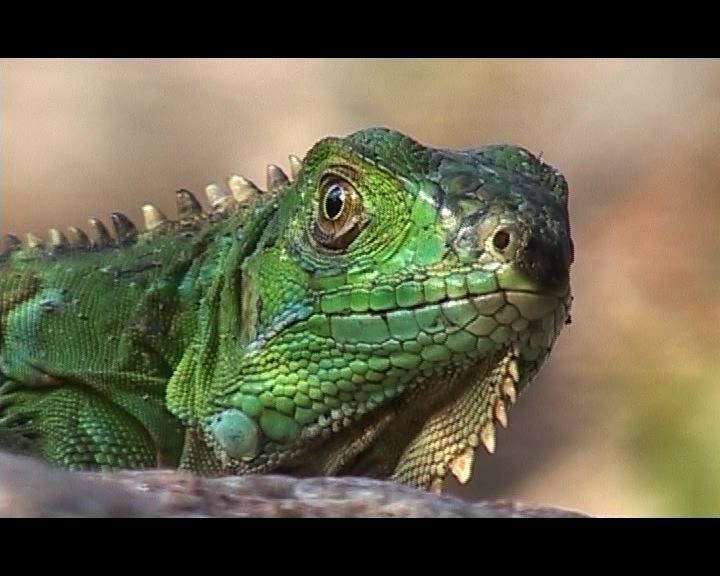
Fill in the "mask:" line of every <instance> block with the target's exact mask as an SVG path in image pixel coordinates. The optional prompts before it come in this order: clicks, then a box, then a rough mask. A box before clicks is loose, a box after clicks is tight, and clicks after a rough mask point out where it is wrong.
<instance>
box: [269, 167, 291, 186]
mask: <svg viewBox="0 0 720 576" xmlns="http://www.w3.org/2000/svg"><path fill="white" fill-rule="evenodd" d="M288 182H289V180H288V177H287V175H286V174H285V172H283V169H282V168H280V166H276V165H275V164H268V165H267V190H268V192H276V191H277V190H280V189H282V188H284V187H285V186H287V184H288Z"/></svg>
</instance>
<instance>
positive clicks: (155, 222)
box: [142, 202, 168, 231]
mask: <svg viewBox="0 0 720 576" xmlns="http://www.w3.org/2000/svg"><path fill="white" fill-rule="evenodd" d="M142 213H143V219H144V221H145V229H146V230H148V231H151V230H157V229H160V228H164V227H166V226H167V224H168V219H167V216H165V214H163V213H162V212H161V211H160V209H159V208H158V207H157V206H155V205H154V204H151V203H149V202H148V203H146V204H143V205H142Z"/></svg>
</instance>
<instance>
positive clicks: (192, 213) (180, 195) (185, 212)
mask: <svg viewBox="0 0 720 576" xmlns="http://www.w3.org/2000/svg"><path fill="white" fill-rule="evenodd" d="M175 202H176V205H177V212H178V217H179V218H180V219H181V220H185V219H193V218H195V217H198V216H201V215H202V213H203V210H202V206H201V205H200V202H199V201H198V199H197V198H196V197H195V195H194V194H193V193H192V192H190V191H189V190H185V189H184V188H181V189H180V190H178V191H177V192H175Z"/></svg>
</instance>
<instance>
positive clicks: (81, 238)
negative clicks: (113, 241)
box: [68, 226, 90, 249]
mask: <svg viewBox="0 0 720 576" xmlns="http://www.w3.org/2000/svg"><path fill="white" fill-rule="evenodd" d="M68 232H70V234H71V236H72V237H73V241H72V245H73V247H74V248H82V249H86V248H89V247H90V238H88V235H87V234H85V231H84V230H83V229H82V228H78V227H76V226H68Z"/></svg>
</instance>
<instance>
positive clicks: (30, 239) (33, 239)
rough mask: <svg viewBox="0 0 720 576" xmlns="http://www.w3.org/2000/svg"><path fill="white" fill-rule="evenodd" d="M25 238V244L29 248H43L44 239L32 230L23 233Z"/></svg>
mask: <svg viewBox="0 0 720 576" xmlns="http://www.w3.org/2000/svg"><path fill="white" fill-rule="evenodd" d="M25 238H26V239H27V244H28V246H29V247H30V248H38V249H44V248H45V241H44V240H43V239H42V238H40V237H39V236H37V235H35V234H33V233H32V232H28V233H27V234H25Z"/></svg>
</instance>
